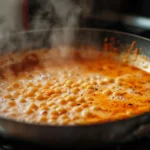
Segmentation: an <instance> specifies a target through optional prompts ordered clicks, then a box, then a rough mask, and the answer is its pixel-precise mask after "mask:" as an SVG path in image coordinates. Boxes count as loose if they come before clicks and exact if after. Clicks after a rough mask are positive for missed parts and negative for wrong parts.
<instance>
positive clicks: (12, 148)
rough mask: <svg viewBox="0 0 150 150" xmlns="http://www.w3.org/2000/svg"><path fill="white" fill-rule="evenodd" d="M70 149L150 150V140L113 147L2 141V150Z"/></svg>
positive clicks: (114, 145)
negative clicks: (46, 144) (44, 144)
mask: <svg viewBox="0 0 150 150" xmlns="http://www.w3.org/2000/svg"><path fill="white" fill-rule="evenodd" d="M62 148H64V149H69V150H92V149H100V150H105V149H111V150H133V149H135V150H150V139H140V140H138V141H134V142H132V143H124V144H113V145H105V146H104V145H103V146H100V145H92V146H89V145H88V146H87V145H75V146H71V145H70V146H64V147H62V146H61V147H59V146H54V145H53V146H41V145H38V144H31V143H30V144H29V143H27V142H21V141H11V140H9V141H8V140H6V139H5V140H4V139H3V138H1V139H0V150H37V149H41V150H49V149H53V150H55V149H62Z"/></svg>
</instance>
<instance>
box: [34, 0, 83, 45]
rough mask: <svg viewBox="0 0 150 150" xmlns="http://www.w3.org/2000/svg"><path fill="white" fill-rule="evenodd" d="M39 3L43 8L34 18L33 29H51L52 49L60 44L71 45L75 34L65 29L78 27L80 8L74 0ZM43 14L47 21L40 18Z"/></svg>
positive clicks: (48, 0)
mask: <svg viewBox="0 0 150 150" xmlns="http://www.w3.org/2000/svg"><path fill="white" fill-rule="evenodd" d="M39 2H40V3H41V5H42V6H43V7H42V9H41V10H40V11H39V12H38V13H37V15H36V16H35V19H34V21H33V28H34V29H48V28H53V31H52V33H51V36H50V38H49V40H50V42H51V44H52V46H54V47H55V46H57V45H58V44H60V43H65V44H66V45H69V44H71V42H72V41H73V39H74V35H75V32H74V30H67V28H76V27H78V26H79V17H80V14H81V8H80V6H79V5H78V4H77V3H75V1H74V0H47V1H46V2H45V1H43V0H42V1H41V0H40V1H39ZM45 12H46V16H47V18H48V19H43V18H42V15H43V14H44V13H45ZM56 28H63V30H56Z"/></svg>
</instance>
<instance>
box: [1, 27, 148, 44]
mask: <svg viewBox="0 0 150 150" xmlns="http://www.w3.org/2000/svg"><path fill="white" fill-rule="evenodd" d="M63 29H67V30H76V31H95V32H96V31H97V32H108V33H117V34H122V35H126V36H132V37H135V38H139V39H142V40H146V41H149V42H150V39H149V38H146V37H143V36H139V35H136V34H132V33H128V32H122V31H119V30H109V29H103V28H70V27H69V28H47V29H38V30H37V29H35V30H29V31H20V32H16V33H10V34H7V35H5V36H1V37H0V40H1V39H3V38H9V37H11V36H17V35H18V36H19V35H23V34H24V35H25V34H27V33H38V32H46V31H53V30H63Z"/></svg>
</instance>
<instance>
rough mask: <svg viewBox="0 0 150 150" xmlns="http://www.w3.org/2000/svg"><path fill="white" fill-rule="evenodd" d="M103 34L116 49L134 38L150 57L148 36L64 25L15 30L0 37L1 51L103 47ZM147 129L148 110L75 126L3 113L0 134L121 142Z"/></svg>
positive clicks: (52, 141) (58, 141)
mask: <svg viewBox="0 0 150 150" xmlns="http://www.w3.org/2000/svg"><path fill="white" fill-rule="evenodd" d="M71 33H73V34H71ZM106 37H107V38H108V39H109V38H112V37H113V38H114V39H115V41H116V42H115V45H114V46H115V48H117V49H118V50H119V52H122V51H125V50H127V49H128V48H129V47H130V45H131V43H132V42H133V41H136V47H137V48H142V51H141V54H144V55H146V56H148V57H150V40H149V39H146V38H143V37H140V36H136V35H132V34H127V33H122V32H118V31H110V30H104V29H71V28H70V29H69V28H68V29H65V28H63V29H45V30H38V31H36V30H35V31H29V32H21V33H16V34H12V35H8V36H5V37H1V38H0V49H1V51H0V52H1V55H2V54H4V53H5V54H7V53H8V52H10V51H13V52H17V51H21V50H31V49H35V50H36V49H38V48H49V47H52V46H59V45H62V44H70V45H73V46H79V45H93V46H97V47H99V49H101V50H102V49H103V46H104V40H105V39H106ZM68 38H69V41H68ZM52 41H53V42H52ZM149 133H150V113H149V112H146V113H144V114H141V115H139V116H134V117H132V118H129V119H124V120H119V121H113V122H108V123H101V124H94V125H77V126H50V125H39V124H28V123H24V122H18V121H15V120H11V119H7V118H3V117H1V118H0V136H1V137H3V138H7V139H15V140H16V139H19V140H25V141H29V142H34V143H39V144H44V145H66V144H68V143H69V144H72V145H76V144H86V143H90V144H92V145H93V144H100V145H104V144H110V143H115V142H116V143H124V142H129V141H134V140H137V139H140V138H144V137H149Z"/></svg>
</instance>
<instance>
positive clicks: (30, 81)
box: [0, 49, 150, 125]
mask: <svg viewBox="0 0 150 150" xmlns="http://www.w3.org/2000/svg"><path fill="white" fill-rule="evenodd" d="M61 54H62V53H61V51H60V50H44V49H41V50H37V51H30V52H25V53H16V54H12V55H10V56H9V57H3V58H1V61H0V63H1V68H0V116H2V117H6V118H10V119H15V120H17V121H23V122H27V123H40V124H49V125H76V124H92V123H101V122H108V121H114V120H120V119H124V118H129V117H132V116H135V115H138V114H142V113H144V112H147V111H149V110H150V74H149V73H148V72H145V71H143V70H141V69H138V68H137V67H135V66H131V65H129V64H127V63H125V62H121V61H119V60H117V59H115V57H111V56H110V55H109V54H107V55H105V54H103V53H101V52H99V51H92V55H91V54H90V52H89V53H88V52H87V51H86V50H83V51H82V50H81V51H78V50H70V52H69V53H68V54H66V55H65V56H64V55H61ZM91 56H92V57H91ZM10 57H11V59H10ZM4 60H5V61H4ZM7 60H8V61H7ZM10 60H11V61H10Z"/></svg>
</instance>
